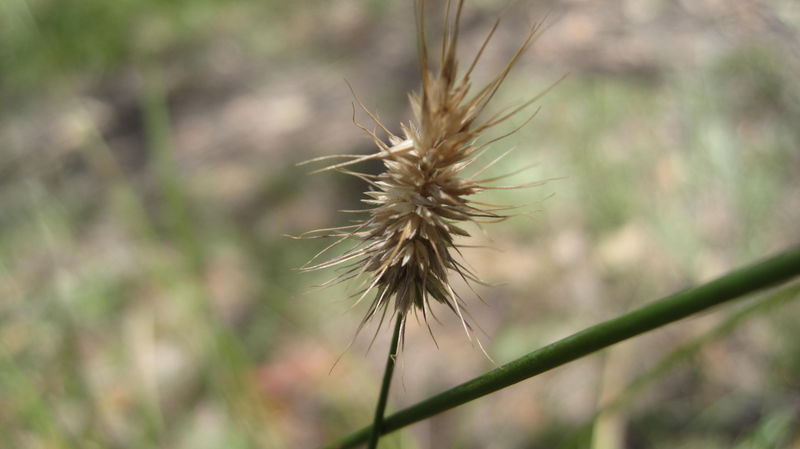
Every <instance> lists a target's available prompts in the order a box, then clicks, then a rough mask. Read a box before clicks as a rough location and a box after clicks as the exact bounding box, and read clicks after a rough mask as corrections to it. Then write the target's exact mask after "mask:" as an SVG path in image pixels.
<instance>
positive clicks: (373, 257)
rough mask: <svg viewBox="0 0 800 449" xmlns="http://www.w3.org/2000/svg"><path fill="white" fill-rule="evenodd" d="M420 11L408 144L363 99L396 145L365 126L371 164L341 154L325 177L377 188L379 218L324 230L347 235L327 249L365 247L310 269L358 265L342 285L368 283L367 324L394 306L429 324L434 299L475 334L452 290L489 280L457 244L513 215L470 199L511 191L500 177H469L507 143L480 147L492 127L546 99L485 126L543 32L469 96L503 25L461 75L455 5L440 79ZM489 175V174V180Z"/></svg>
mask: <svg viewBox="0 0 800 449" xmlns="http://www.w3.org/2000/svg"><path fill="white" fill-rule="evenodd" d="M415 6H416V11H417V33H418V34H417V36H418V45H419V48H418V51H419V62H420V71H421V76H422V90H421V92H420V93H412V94H410V101H411V106H412V109H413V113H414V121H413V122H411V123H408V124H402V125H401V129H402V137H400V136H397V135H395V134H393V133H392V132H390V131H389V130H388V129H387V128H386V127H385V126H384V125H383V124H381V123H380V121H379V120H378V119H377V117H376V116H375V115H374V114H372V113H370V112H369V111H368V110H367V109H366V108H365V107H364V106H363V104H362V103H361V102H360V101H358V99H357V98H356V100H357V101H358V103H359V105H361V107H362V108H364V111H365V112H366V113H367V114H368V115H369V116H370V117H371V118H372V119H373V120H374V121H375V123H376V124H377V125H378V126H379V127H380V128H381V129H382V130H383V131H384V132H385V133H386V134H387V136H388V137H387V140H388V142H385V141H384V140H382V139H381V138H379V137H378V136H377V135H376V133H375V131H373V130H369V129H367V128H366V127H364V126H362V125H360V124H358V123H356V124H357V125H358V126H359V127H361V128H362V129H363V130H364V131H365V132H367V133H368V134H369V135H370V136H371V137H372V139H373V141H374V142H375V145H377V147H378V150H379V151H378V152H376V153H374V154H370V155H366V156H362V155H343V156H334V157H345V158H348V159H349V160H347V161H345V162H342V163H338V164H334V165H331V166H329V167H326V168H324V169H321V170H318V172H320V171H326V170H338V171H341V172H344V173H347V174H350V175H353V176H357V177H359V178H361V179H363V180H364V181H366V182H367V183H368V184H369V185H370V189H369V190H368V191H367V192H366V195H367V196H368V197H369V198H367V199H364V200H363V201H364V202H365V203H367V204H369V205H370V206H371V208H370V209H368V214H369V217H368V218H366V219H364V220H362V221H360V222H358V223H357V224H355V225H352V226H345V227H342V228H334V229H327V230H320V231H316V236H320V237H338V240H337V241H336V242H335V243H334V244H333V245H330V246H329V247H328V248H326V249H325V250H324V251H326V250H328V249H330V248H331V247H333V246H335V245H337V244H339V243H341V242H343V241H345V240H348V239H356V240H357V241H358V242H359V244H358V245H357V246H356V247H355V248H353V249H351V250H350V251H347V252H346V253H345V254H343V255H341V256H339V257H336V258H334V259H332V260H330V261H327V262H324V263H320V264H317V265H311V262H310V263H309V264H307V265H306V266H305V267H304V269H306V270H316V269H322V268H327V267H332V266H337V265H341V264H348V265H347V266H346V268H345V270H344V271H343V272H342V273H341V274H340V276H339V277H337V278H336V280H345V279H350V278H354V277H360V276H362V275H366V279H365V281H364V282H363V287H364V288H363V291H361V292H359V293H360V298H359V299H358V301H361V300H362V299H363V298H364V297H366V296H367V295H369V294H371V293H373V292H374V293H375V297H374V300H373V301H372V304H371V306H370V308H369V311H368V312H367V314H366V316H365V317H364V320H363V322H362V325H363V323H364V322H366V321H367V320H369V319H370V318H372V317H373V316H375V315H376V314H378V313H380V315H381V322H383V318H384V317H385V315H386V312H387V310H389V309H390V304H391V303H392V300H394V310H395V311H396V312H399V313H402V315H403V316H404V317H407V316H408V315H409V313H408V312H410V311H412V310H413V311H415V312H416V311H418V310H419V311H421V312H422V314H423V318H425V319H426V322H427V317H428V315H429V314H430V313H431V309H430V302H431V299H433V300H434V301H437V302H440V303H443V304H445V305H446V306H448V307H449V308H450V309H451V310H452V311H453V312H455V313H456V314H458V316H459V317H460V319H461V321H462V323H464V326H465V328H467V327H468V325H467V322H466V320H465V319H464V315H463V313H462V308H461V299H460V298H459V297H458V295H457V294H456V293H455V292H454V290H453V289H452V287H451V285H450V280H449V274H450V273H451V272H454V273H457V274H458V275H459V276H460V277H462V278H463V279H464V280H465V281H467V282H468V283H469V282H470V281H476V282H479V281H478V279H477V278H476V277H475V275H473V274H472V273H471V272H470V270H469V269H467V268H466V267H465V266H464V265H463V264H462V263H461V262H459V261H458V260H456V257H455V256H456V255H458V252H459V250H458V245H457V244H456V243H455V241H454V237H455V236H469V233H468V232H467V231H466V230H464V229H463V228H462V227H460V226H459V225H458V224H459V223H463V222H477V223H480V222H484V221H496V220H502V219H504V218H506V216H505V215H501V214H500V213H499V212H500V211H502V210H505V209H508V208H506V207H501V206H495V205H491V204H486V203H478V202H475V201H472V200H470V199H469V198H470V197H471V196H472V195H475V194H477V193H479V192H482V191H484V190H487V189H493V188H495V189H496V188H502V187H495V186H488V185H486V183H487V182H491V181H494V180H496V179H499V178H493V179H482V180H480V179H474V178H475V177H476V176H477V174H479V173H474V174H473V175H472V176H471V177H465V176H463V175H462V172H463V171H464V169H465V168H467V167H468V166H469V165H470V164H471V163H472V162H473V161H475V160H476V158H477V157H478V156H479V153H480V152H481V150H482V149H483V148H484V147H486V145H488V144H489V143H492V142H494V141H496V140H498V139H499V138H498V139H494V140H492V141H489V142H483V143H479V140H480V137H482V135H483V134H484V133H485V131H486V130H487V129H489V128H491V127H493V126H495V125H497V124H498V123H500V122H502V121H504V120H506V119H508V118H509V117H511V116H513V115H515V114H516V113H518V112H520V111H521V110H523V109H524V108H526V107H527V106H529V105H530V104H531V103H533V102H534V101H536V100H537V99H538V98H539V97H540V96H541V94H540V95H537V96H536V97H535V98H533V99H531V100H530V101H527V102H525V103H524V104H522V105H520V106H519V107H517V108H515V109H513V110H511V111H508V112H506V113H500V114H496V115H494V116H492V117H490V118H488V119H484V120H481V119H480V116H481V113H482V112H483V110H484V109H485V107H486V105H487V103H488V102H489V101H490V100H491V99H492V97H493V96H494V95H495V93H496V92H497V89H498V88H499V86H500V84H501V83H502V82H503V80H504V79H505V78H506V76H507V75H508V72H509V70H510V69H511V67H512V66H513V65H514V63H515V62H516V61H517V59H518V58H519V57H520V55H521V54H522V53H523V52H524V51H525V50H526V49H527V48H528V47H529V46H530V45H531V43H532V42H533V40H534V37H535V36H536V32H537V30H538V27H534V28H532V29H531V31H530V33H529V34H528V36H527V38H526V39H525V40H524V42H523V43H522V45H521V46H520V47H519V49H518V51H517V52H516V54H515V55H514V56H513V57H512V58H511V60H510V61H509V62H508V64H507V65H506V66H505V67H504V68H503V70H501V71H500V73H499V74H498V75H497V76H496V77H495V78H494V79H493V80H492V81H490V82H489V83H488V84H487V85H486V86H484V87H483V88H482V89H480V90H479V91H478V92H477V93H475V94H473V95H471V96H469V93H470V75H471V73H472V70H473V69H474V67H475V64H476V63H477V61H478V59H479V58H480V55H481V53H482V52H483V51H484V49H485V48H486V44H487V43H488V42H489V40H490V39H491V37H492V34H493V33H494V31H495V30H496V28H497V25H498V22H496V23H495V24H494V26H493V27H492V29H491V31H490V32H489V34H488V36H487V37H486V39H485V40H484V42H483V45H482V46H481V48H480V50H479V51H478V53H477V55H476V56H475V58H474V60H473V62H472V64H471V65H470V67H469V68H468V69H467V71H466V72H465V73H464V74H463V75H461V76H460V77H457V68H458V67H457V65H458V63H457V58H456V46H457V40H458V34H459V24H460V17H461V10H462V6H463V0H461V1H459V2H458V4H457V6H456V8H455V13H454V14H451V11H450V3H449V2H448V5H447V8H446V13H445V17H446V19H445V27H444V36H443V39H442V43H441V60H440V64H439V68H438V71H433V70H432V69H431V67H430V65H429V59H428V48H427V44H426V38H425V30H424V28H425V23H424V10H425V8H424V1H422V0H419V1H417V2H416V3H415ZM451 16H453V17H451ZM533 115H535V113H534V114H533ZM533 115H531V117H530V118H532V117H533ZM530 118H529V119H530ZM525 123H527V120H526V121H525ZM502 137H505V136H501V138H502ZM327 158H329V157H323V158H317V159H314V160H312V161H318V160H322V159H327ZM378 159H379V160H381V161H382V162H383V164H384V168H385V169H384V171H383V172H382V173H381V174H379V175H372V174H367V173H359V172H354V171H351V170H349V167H350V166H351V165H354V164H357V163H360V162H364V161H367V160H378ZM312 161H308V162H312ZM489 165H491V164H489ZM486 168H488V166H487V167H484V168H483V169H481V170H479V172H482V171H483V170H484V169H486ZM515 187H518V186H515ZM324 251H323V252H324ZM318 256H319V255H318ZM315 259H316V257H315ZM313 260H314V259H312V261H313ZM379 327H380V325H379Z"/></svg>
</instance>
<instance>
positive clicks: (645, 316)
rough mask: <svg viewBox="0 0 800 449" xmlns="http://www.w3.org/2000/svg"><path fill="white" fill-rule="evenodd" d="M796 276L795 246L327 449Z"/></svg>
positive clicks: (799, 254)
mask: <svg viewBox="0 0 800 449" xmlns="http://www.w3.org/2000/svg"><path fill="white" fill-rule="evenodd" d="M798 275H800V246H795V247H793V248H790V249H787V250H786V251H784V252H782V253H780V254H777V255H774V256H772V257H770V258H769V259H766V260H763V261H761V262H758V263H755V264H753V265H750V266H747V267H744V268H740V269H738V270H734V271H732V272H730V273H728V274H726V275H724V276H722V277H719V278H717V279H715V280H713V281H711V282H707V283H705V284H702V285H700V286H697V287H693V288H689V289H686V290H683V291H680V292H678V293H675V294H672V295H670V296H667V297H665V298H662V299H660V300H658V301H654V302H651V303H649V304H645V305H644V306H642V307H639V308H638V309H635V310H632V311H630V312H627V313H625V314H623V315H620V316H618V317H616V318H613V319H610V320H608V321H604V322H602V323H599V324H596V325H594V326H592V327H589V328H587V329H584V330H582V331H580V332H577V333H575V334H572V335H570V336H569V337H566V338H564V339H562V340H559V341H557V342H555V343H551V344H549V345H547V346H544V347H542V348H540V349H537V350H535V351H533V352H530V353H528V354H527V355H524V356H522V357H520V358H518V359H516V360H513V361H511V362H509V363H506V364H505V365H503V366H501V367H499V368H496V369H494V370H492V371H489V372H487V373H484V374H483V375H481V376H478V377H476V378H474V379H472V380H470V381H468V382H465V383H463V384H461V385H458V386H456V387H454V388H451V389H450V390H447V391H445V392H442V393H439V394H437V395H435V396H432V397H430V398H428V399H425V400H424V401H422V402H419V403H417V404H415V405H412V406H411V407H408V408H406V409H403V410H400V411H398V412H396V413H394V414H392V415H390V416H388V417H386V419H384V420H383V423H382V425H381V426H380V427H378V426H374V427H373V426H369V427H365V428H363V429H361V430H359V431H357V432H355V433H352V434H350V435H348V436H347V437H344V438H342V439H341V440H339V441H337V442H334V443H332V444H330V445H328V446H325V448H326V449H334V448H336V449H345V448H352V447H355V446H357V445H358V444H360V443H363V442H365V441H367V438H368V437H369V436H370V435H372V436H373V438H374V436H375V434H377V433H383V434H385V433H389V432H392V431H395V430H397V429H400V428H402V427H405V426H408V425H409V424H413V423H415V422H418V421H422V420H424V419H427V418H430V417H431V416H433V415H436V414H438V413H441V412H443V411H445V410H449V409H451V408H454V407H458V406H459V405H462V404H465V403H467V402H470V401H473V400H475V399H477V398H480V397H481V396H485V395H487V394H489V393H493V392H495V391H498V390H502V389H504V388H506V387H508V386H510V385H513V384H515V383H517V382H520V381H523V380H525V379H528V378H531V377H533V376H536V375H537V374H541V373H543V372H545V371H549V370H551V369H553V368H556V367H559V366H561V365H564V364H567V363H569V362H571V361H574V360H577V359H580V358H581V357H584V356H586V355H589V354H591V353H593V352H596V351H599V350H601V349H604V348H607V347H609V346H611V345H613V344H615V343H619V342H621V341H623V340H626V339H628V338H631V337H635V336H637V335H640V334H643V333H645V332H648V331H651V330H653V329H656V328H658V327H661V326H663V325H665V324H669V323H672V322H675V321H678V320H680V319H682V318H686V317H688V316H690V315H693V314H696V313H698V312H701V311H704V310H707V309H709V308H711V307H713V306H716V305H719V304H722V303H724V302H727V301H730V300H733V299H736V298H739V297H742V296H745V295H747V294H750V293H754V292H756V291H758V290H761V289H764V288H767V287H771V286H774V285H777V284H781V283H784V282H787V281H789V280H791V279H792V278H795V277H796V276H798Z"/></svg>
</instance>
